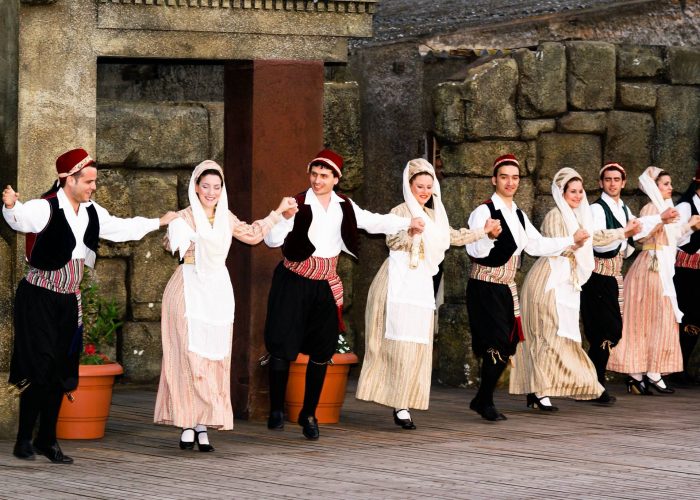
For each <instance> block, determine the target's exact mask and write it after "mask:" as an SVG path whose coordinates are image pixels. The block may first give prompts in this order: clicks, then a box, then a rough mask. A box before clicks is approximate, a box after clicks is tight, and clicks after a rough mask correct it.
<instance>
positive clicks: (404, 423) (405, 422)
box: [394, 410, 416, 430]
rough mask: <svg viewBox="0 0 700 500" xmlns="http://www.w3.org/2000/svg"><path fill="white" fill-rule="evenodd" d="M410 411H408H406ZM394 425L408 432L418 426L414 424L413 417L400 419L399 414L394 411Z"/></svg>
mask: <svg viewBox="0 0 700 500" xmlns="http://www.w3.org/2000/svg"><path fill="white" fill-rule="evenodd" d="M406 411H408V410H406ZM394 423H395V424H396V425H398V426H399V427H401V428H402V429H406V430H413V429H415V428H416V425H415V424H414V423H413V420H411V417H409V418H399V416H398V412H397V411H396V410H394Z"/></svg>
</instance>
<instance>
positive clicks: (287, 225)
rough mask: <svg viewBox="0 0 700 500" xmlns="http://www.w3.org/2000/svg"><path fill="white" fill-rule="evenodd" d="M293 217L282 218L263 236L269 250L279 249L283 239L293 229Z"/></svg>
mask: <svg viewBox="0 0 700 500" xmlns="http://www.w3.org/2000/svg"><path fill="white" fill-rule="evenodd" d="M295 217H296V216H295V215H293V216H291V217H290V218H289V219H285V218H284V217H282V218H281V220H280V221H279V222H277V224H275V225H274V226H272V228H271V229H270V232H269V233H267V234H266V235H265V238H264V241H265V244H266V245H267V246H268V247H270V248H277V247H281V246H282V244H283V243H284V239H285V238H286V237H287V235H288V234H289V232H290V231H291V230H292V228H293V227H294V218H295Z"/></svg>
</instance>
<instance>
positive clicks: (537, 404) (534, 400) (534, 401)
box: [527, 393, 559, 411]
mask: <svg viewBox="0 0 700 500" xmlns="http://www.w3.org/2000/svg"><path fill="white" fill-rule="evenodd" d="M543 399H544V397H541V398H538V397H537V396H535V394H534V393H530V394H528V395H527V407H528V408H539V409H540V410H542V411H559V408H558V407H556V406H554V405H545V404H542V400H543Z"/></svg>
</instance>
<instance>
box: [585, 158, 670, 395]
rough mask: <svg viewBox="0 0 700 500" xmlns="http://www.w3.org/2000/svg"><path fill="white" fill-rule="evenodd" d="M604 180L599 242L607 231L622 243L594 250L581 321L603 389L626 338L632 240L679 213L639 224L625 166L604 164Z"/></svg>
mask: <svg viewBox="0 0 700 500" xmlns="http://www.w3.org/2000/svg"><path fill="white" fill-rule="evenodd" d="M599 177H600V180H599V184H600V187H601V189H602V190H603V194H602V195H601V197H600V198H599V199H597V200H596V201H594V202H593V203H591V211H592V212H593V228H594V240H595V239H596V238H595V233H597V232H598V231H603V230H619V231H620V238H619V240H617V241H615V242H613V243H611V244H609V245H606V246H596V245H593V255H594V260H595V268H594V269H593V273H592V274H591V277H590V278H589V279H588V281H587V282H586V283H585V284H584V285H583V290H582V291H581V318H582V320H583V333H584V335H585V336H586V339H587V340H588V344H589V348H588V357H589V358H590V359H591V361H592V362H593V365H594V366H595V369H596V373H597V375H598V381H599V382H600V385H602V386H603V387H605V368H606V366H607V364H608V358H609V357H610V349H612V348H613V347H615V346H616V345H617V343H618V342H619V341H620V339H621V338H622V312H621V311H622V296H623V295H622V285H623V280H622V260H623V258H627V257H629V256H630V255H632V253H634V245H633V241H632V236H634V237H635V239H639V238H643V237H644V236H645V235H647V234H649V231H651V230H652V229H653V228H654V227H655V226H656V225H657V224H658V223H659V222H661V221H663V222H664V223H665V224H667V223H669V222H673V221H674V219H675V218H676V217H677V216H678V213H677V211H676V210H675V209H672V208H669V209H668V210H666V211H664V213H662V214H661V215H658V214H657V215H650V216H648V217H641V218H639V219H637V218H635V217H634V215H632V212H631V211H630V210H629V208H628V207H627V206H626V205H625V203H624V202H623V201H622V200H621V199H620V195H621V193H622V189H623V188H624V187H625V183H626V179H627V174H626V173H625V169H624V168H623V167H622V165H620V164H619V163H607V164H605V165H603V168H602V169H600V174H599ZM623 228H624V229H623ZM649 394H651V393H649ZM615 400H616V398H615V396H612V395H610V394H609V393H608V391H607V390H606V391H604V392H603V394H601V395H600V396H599V397H598V398H596V399H594V400H593V401H594V402H596V403H602V404H613V403H614V402H615Z"/></svg>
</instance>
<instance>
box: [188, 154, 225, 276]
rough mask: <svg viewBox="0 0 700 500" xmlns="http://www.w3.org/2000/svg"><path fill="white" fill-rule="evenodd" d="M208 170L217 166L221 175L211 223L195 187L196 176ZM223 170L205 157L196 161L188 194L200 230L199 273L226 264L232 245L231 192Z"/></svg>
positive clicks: (197, 266) (215, 168) (196, 225)
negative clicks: (229, 201) (218, 195)
mask: <svg viewBox="0 0 700 500" xmlns="http://www.w3.org/2000/svg"><path fill="white" fill-rule="evenodd" d="M206 170H216V171H217V172H219V174H220V175H221V179H222V180H221V196H220V197H219V202H218V203H217V205H216V210H215V212H214V223H213V224H211V223H210V222H209V219H208V218H207V214H206V213H205V212H204V207H203V206H202V203H201V202H200V201H199V196H198V195H197V192H196V191H195V187H196V185H197V180H198V179H199V177H200V176H201V175H202V173H203V172H205V171H206ZM223 178H224V172H223V170H222V169H221V167H220V166H219V164H218V163H216V162H215V161H211V160H204V161H203V162H202V163H200V164H199V165H197V166H196V167H195V169H194V172H192V177H190V185H189V188H188V190H187V196H188V197H189V200H190V206H191V207H192V214H193V215H194V224H195V228H196V232H197V239H196V243H197V244H196V246H195V267H196V269H197V272H198V273H206V272H207V271H209V270H211V269H214V268H216V269H218V268H220V267H221V265H222V264H223V265H225V263H226V256H227V255H228V249H229V247H230V246H231V227H230V222H229V217H228V196H227V194H226V185H225V184H224V182H223Z"/></svg>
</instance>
